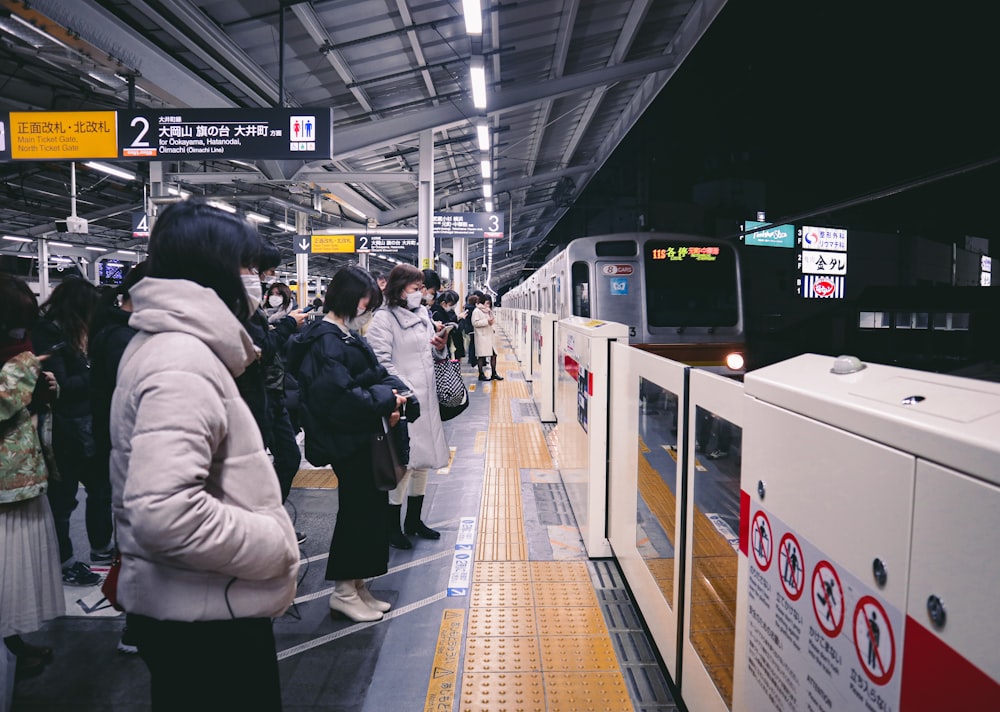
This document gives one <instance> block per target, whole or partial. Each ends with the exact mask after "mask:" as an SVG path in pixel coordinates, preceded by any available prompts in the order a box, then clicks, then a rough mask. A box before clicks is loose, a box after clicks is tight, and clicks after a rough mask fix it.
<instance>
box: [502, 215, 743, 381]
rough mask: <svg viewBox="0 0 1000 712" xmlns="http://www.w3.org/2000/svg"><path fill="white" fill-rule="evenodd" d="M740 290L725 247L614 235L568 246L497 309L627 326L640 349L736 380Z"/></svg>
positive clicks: (670, 237)
mask: <svg viewBox="0 0 1000 712" xmlns="http://www.w3.org/2000/svg"><path fill="white" fill-rule="evenodd" d="M741 284H742V282H741V273H740V259H739V253H738V252H737V250H736V248H735V247H734V246H733V245H732V244H730V243H729V242H727V241H725V240H717V239H712V238H706V237H699V236H695V235H685V234H678V233H663V232H649V233H640V232H634V233H617V234H608V235H596V236H588V237H580V238H577V239H575V240H572V241H571V242H569V243H568V244H567V245H566V246H565V247H564V248H563V249H562V250H560V251H559V252H558V253H556V254H555V255H553V256H552V257H551V259H549V260H547V261H546V263H545V264H544V265H542V266H541V267H540V268H538V270H537V271H536V272H534V273H533V274H532V275H530V276H529V277H528V278H527V279H525V280H524V281H523V282H521V283H519V284H517V285H516V286H514V287H512V288H511V289H510V290H508V291H507V292H506V293H504V294H503V295H502V296H501V304H502V305H503V306H504V307H513V308H516V309H524V310H528V311H535V312H543V313H548V314H553V315H555V316H556V318H559V319H563V318H566V317H569V316H579V317H584V318H591V319H597V320H601V321H613V322H618V323H620V324H625V325H627V326H628V328H629V343H630V344H632V345H634V346H635V347H637V348H640V349H643V350H645V351H650V352H653V353H655V354H657V355H660V356H664V357H666V358H669V359H672V360H674V361H680V362H682V363H687V364H689V365H691V366H695V367H699V368H706V369H709V370H712V371H715V372H717V373H721V374H723V375H728V376H741V375H742V374H743V372H744V369H745V364H746V341H745V336H744V325H743V323H744V313H743V291H742V287H741Z"/></svg>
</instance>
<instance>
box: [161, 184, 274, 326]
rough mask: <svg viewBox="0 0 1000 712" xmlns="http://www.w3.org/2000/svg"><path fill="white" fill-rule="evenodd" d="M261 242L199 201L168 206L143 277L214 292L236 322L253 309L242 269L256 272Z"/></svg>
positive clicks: (238, 221)
mask: <svg viewBox="0 0 1000 712" xmlns="http://www.w3.org/2000/svg"><path fill="white" fill-rule="evenodd" d="M260 245H261V242H260V238H259V237H258V236H257V231H256V229H255V228H254V227H253V225H251V224H250V223H249V222H248V221H246V220H244V219H243V218H240V217H237V216H236V215H233V214H231V213H227V212H226V211H225V210H220V209H219V208H216V207H213V206H211V205H209V204H208V203H206V202H205V201H203V200H200V199H198V198H189V199H188V200H183V201H181V202H178V203H172V204H171V205H168V206H167V207H166V209H164V210H163V212H162V213H160V215H159V216H158V217H157V218H156V222H155V224H154V225H153V230H152V232H151V233H150V236H149V257H148V259H147V260H146V263H147V264H146V276H148V277H158V278H160V279H187V280H190V281H192V282H195V283H197V284H200V285H201V286H203V287H208V288H209V289H211V290H212V291H214V292H215V293H216V294H217V295H218V296H219V299H221V300H222V302H223V303H224V304H225V305H226V306H227V307H228V308H229V310H230V311H231V312H233V314H235V315H236V317H237V318H238V319H239V320H240V321H245V320H246V319H248V318H249V316H250V314H251V313H252V307H251V305H250V303H249V299H247V296H246V290H244V288H243V281H242V279H241V278H240V269H241V268H250V267H256V266H257V260H258V256H259V254H260Z"/></svg>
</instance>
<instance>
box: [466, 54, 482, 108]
mask: <svg viewBox="0 0 1000 712" xmlns="http://www.w3.org/2000/svg"><path fill="white" fill-rule="evenodd" d="M469 79H470V81H471V82H472V105H473V106H475V107H476V108H477V109H485V108H486V64H485V62H484V61H483V58H482V57H480V56H475V57H473V58H472V59H470V60H469Z"/></svg>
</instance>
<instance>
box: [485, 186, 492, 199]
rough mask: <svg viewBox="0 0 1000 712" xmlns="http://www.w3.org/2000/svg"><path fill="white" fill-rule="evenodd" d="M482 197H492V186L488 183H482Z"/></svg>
mask: <svg viewBox="0 0 1000 712" xmlns="http://www.w3.org/2000/svg"><path fill="white" fill-rule="evenodd" d="M483 197H484V198H492V197H493V186H492V185H491V184H489V183H483Z"/></svg>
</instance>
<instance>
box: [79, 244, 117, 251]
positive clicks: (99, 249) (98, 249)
mask: <svg viewBox="0 0 1000 712" xmlns="http://www.w3.org/2000/svg"><path fill="white" fill-rule="evenodd" d="M83 249H85V250H90V251H91V252H108V251H109V250H110V249H111V248H110V247H93V246H89V245H88V246H87V247H84V248H83Z"/></svg>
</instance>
